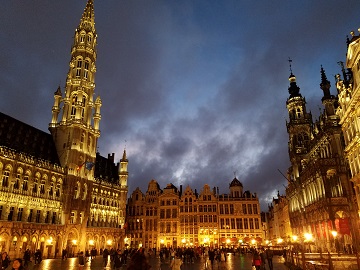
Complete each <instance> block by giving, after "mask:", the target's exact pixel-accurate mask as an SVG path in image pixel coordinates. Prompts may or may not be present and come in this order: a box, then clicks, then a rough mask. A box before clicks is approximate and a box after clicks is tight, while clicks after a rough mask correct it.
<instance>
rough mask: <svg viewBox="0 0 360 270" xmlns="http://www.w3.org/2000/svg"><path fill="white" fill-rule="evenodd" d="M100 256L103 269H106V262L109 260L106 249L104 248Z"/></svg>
mask: <svg viewBox="0 0 360 270" xmlns="http://www.w3.org/2000/svg"><path fill="white" fill-rule="evenodd" d="M102 255H103V265H104V269H106V266H107V264H108V260H109V250H108V249H107V248H105V249H104V251H103V253H102Z"/></svg>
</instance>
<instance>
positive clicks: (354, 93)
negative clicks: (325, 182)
mask: <svg viewBox="0 0 360 270" xmlns="http://www.w3.org/2000/svg"><path fill="white" fill-rule="evenodd" d="M351 34H352V39H351V40H348V51H347V59H346V67H347V69H346V70H345V68H344V66H343V63H341V64H342V71H343V72H342V78H341V75H337V84H336V87H337V90H338V93H339V104H340V106H339V107H338V109H337V114H338V115H339V116H340V119H341V120H340V124H341V127H342V130H343V134H344V138H345V145H346V147H345V155H346V158H347V159H348V161H349V166H350V170H351V181H352V182H353V183H354V186H355V192H356V198H357V204H358V209H360V70H359V69H360V46H359V45H360V37H359V36H356V35H355V34H354V33H353V32H352V33H351Z"/></svg>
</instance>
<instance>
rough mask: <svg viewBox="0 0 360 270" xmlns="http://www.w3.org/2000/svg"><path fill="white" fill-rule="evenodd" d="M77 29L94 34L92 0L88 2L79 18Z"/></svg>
mask: <svg viewBox="0 0 360 270" xmlns="http://www.w3.org/2000/svg"><path fill="white" fill-rule="evenodd" d="M79 28H83V29H87V30H90V31H93V32H95V12H94V1H93V0H88V2H87V4H86V7H85V9H84V13H83V15H82V17H81V21H80V25H79Z"/></svg>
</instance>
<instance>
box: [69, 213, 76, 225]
mask: <svg viewBox="0 0 360 270" xmlns="http://www.w3.org/2000/svg"><path fill="white" fill-rule="evenodd" d="M74 223H75V212H71V215H70V224H74Z"/></svg>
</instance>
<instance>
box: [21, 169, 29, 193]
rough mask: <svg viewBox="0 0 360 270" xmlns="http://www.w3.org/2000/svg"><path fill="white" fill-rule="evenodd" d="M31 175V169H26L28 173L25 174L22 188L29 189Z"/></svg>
mask: <svg viewBox="0 0 360 270" xmlns="http://www.w3.org/2000/svg"><path fill="white" fill-rule="evenodd" d="M29 177H30V172H29V171H26V173H25V175H24V180H23V183H22V189H23V190H24V191H27V190H28V185H29Z"/></svg>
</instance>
